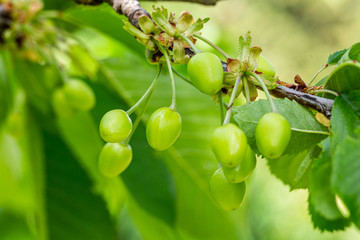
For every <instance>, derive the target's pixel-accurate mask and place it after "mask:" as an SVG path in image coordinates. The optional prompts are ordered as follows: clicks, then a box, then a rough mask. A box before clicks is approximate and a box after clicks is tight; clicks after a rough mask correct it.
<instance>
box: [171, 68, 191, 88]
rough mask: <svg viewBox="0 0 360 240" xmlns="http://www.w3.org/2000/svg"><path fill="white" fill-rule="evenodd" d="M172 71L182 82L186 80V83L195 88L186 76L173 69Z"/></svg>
mask: <svg viewBox="0 0 360 240" xmlns="http://www.w3.org/2000/svg"><path fill="white" fill-rule="evenodd" d="M171 69H172V71H173V72H174V73H175V74H176V75H178V77H180V78H181V79H182V80H184V81H185V82H187V83H188V84H190V85H191V86H194V84H193V83H192V82H191V81H190V79H188V78H187V77H185V76H184V75H182V74H181V73H179V72H178V71H176V70H175V68H173V67H171Z"/></svg>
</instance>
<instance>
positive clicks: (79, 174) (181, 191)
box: [0, 0, 360, 240]
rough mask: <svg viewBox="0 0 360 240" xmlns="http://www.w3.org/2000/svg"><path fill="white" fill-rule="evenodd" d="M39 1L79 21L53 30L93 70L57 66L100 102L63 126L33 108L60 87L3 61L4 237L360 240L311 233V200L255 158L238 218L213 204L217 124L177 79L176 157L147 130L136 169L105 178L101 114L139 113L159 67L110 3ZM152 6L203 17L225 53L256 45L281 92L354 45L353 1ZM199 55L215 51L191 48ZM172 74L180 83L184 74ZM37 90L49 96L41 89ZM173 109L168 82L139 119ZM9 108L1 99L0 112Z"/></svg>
mask: <svg viewBox="0 0 360 240" xmlns="http://www.w3.org/2000/svg"><path fill="white" fill-rule="evenodd" d="M44 3H45V8H47V9H55V10H58V9H63V11H65V15H66V16H67V17H69V18H70V19H72V20H74V21H75V22H77V23H79V25H78V26H77V27H73V26H72V27H69V26H68V25H67V24H64V23H62V22H61V21H60V22H57V23H56V24H58V26H61V27H63V28H66V29H67V30H68V31H70V32H71V34H72V36H74V37H75V38H76V39H77V40H79V42H81V43H82V44H83V45H84V46H85V47H86V49H88V50H89V53H90V55H91V56H92V58H95V59H97V60H98V61H99V64H96V63H92V62H91V59H90V60H89V59H87V57H88V56H87V55H86V54H85V55H86V56H83V55H82V56H80V59H82V60H83V61H88V62H87V63H88V64H93V65H91V66H93V67H92V68H89V69H90V70H89V69H85V71H84V69H80V70H79V69H77V68H76V66H73V65H74V64H73V63H72V62H71V61H70V60H69V59H67V58H62V61H63V62H62V64H63V65H64V66H65V68H66V71H67V72H68V74H69V75H70V76H77V77H81V78H82V79H84V80H85V81H87V82H88V83H89V84H90V85H91V86H92V88H93V89H94V91H95V94H96V97H97V105H96V107H95V109H93V110H92V111H91V112H89V113H85V112H80V113H78V114H76V115H75V116H74V117H72V118H71V119H66V120H64V119H56V118H54V116H53V115H52V114H51V109H50V110H45V111H44V112H45V113H47V114H44V112H42V111H40V110H39V109H41V106H42V105H44V106H45V107H44V108H45V109H47V108H49V106H48V105H46V104H48V103H47V102H46V100H49V98H50V93H51V91H47V90H44V89H53V85H54V84H53V82H56V81H58V78H59V77H60V76H59V75H58V73H56V71H55V70H54V66H53V65H51V64H48V65H43V66H38V65H37V64H33V63H31V64H30V63H26V62H23V61H21V60H17V59H15V58H14V60H13V61H12V62H11V61H10V62H11V63H12V64H9V61H5V60H6V59H8V58H11V56H12V54H13V53H2V61H1V64H0V65H1V66H0V67H1V68H0V75H1V76H0V77H1V80H2V83H5V82H7V84H9V83H10V84H9V85H11V86H12V89H16V90H14V92H15V94H13V96H12V97H11V100H10V101H9V102H11V103H12V104H11V107H10V109H11V110H9V111H8V112H7V117H6V120H4V121H0V124H1V126H0V239H1V240H16V239H20V240H22V239H24V240H25V239H26V240H27V239H46V237H45V236H48V239H64V240H65V239H66V240H67V239H79V240H80V239H95V240H97V239H115V238H116V239H151V240H155V239H156V240H161V239H164V240H167V239H219V240H223V239H224V240H225V239H226V240H228V239H246V240H251V239H254V240H255V239H266V240H272V239H274V240H275V239H276V240H278V239H292V240H300V239H328V240H330V239H334V240H335V239H351V240H353V239H359V238H360V234H359V232H358V230H357V229H355V228H354V227H350V228H349V229H347V230H346V231H344V232H336V233H327V232H325V233H321V232H320V231H319V230H316V229H314V228H313V226H312V223H311V217H310V216H309V214H308V210H307V191H305V190H296V191H293V192H289V187H288V186H285V185H284V184H282V183H281V182H280V181H279V180H278V179H276V178H275V177H274V176H272V175H271V174H270V172H269V169H268V167H267V166H266V162H265V160H264V159H258V164H257V167H256V169H255V172H254V174H253V175H252V176H251V178H250V179H249V180H248V182H247V184H248V185H247V193H246V199H245V202H244V204H243V206H242V207H241V208H240V209H238V210H236V211H233V212H225V211H223V210H221V209H220V208H219V207H217V205H216V204H215V203H214V202H213V201H212V199H211V198H210V196H209V193H208V185H207V181H208V179H209V177H210V176H211V174H212V173H213V172H214V171H215V169H216V167H217V161H216V160H215V158H214V156H213V154H212V152H211V150H210V146H209V140H210V136H211V133H212V131H213V130H214V129H215V128H216V127H217V126H218V125H219V124H220V120H219V116H218V115H219V114H218V112H217V109H216V107H215V106H214V103H213V102H212V100H211V98H210V97H208V96H205V95H203V94H201V93H200V92H199V91H197V90H196V89H194V88H193V87H191V86H189V85H187V84H186V83H184V82H183V81H181V80H180V79H176V81H177V83H176V84H177V91H178V111H179V113H180V114H181V116H182V118H183V124H184V125H183V131H182V133H181V135H180V138H179V139H178V141H177V142H176V144H175V145H174V147H172V148H171V149H169V150H167V151H165V152H154V151H152V150H151V149H150V148H149V147H148V145H147V143H146V139H145V131H144V124H142V125H141V126H140V127H139V129H138V130H137V132H136V134H135V136H134V138H133V139H132V141H131V142H130V144H131V145H132V147H133V150H134V159H133V162H132V164H131V166H130V167H129V169H127V170H126V171H125V172H124V174H122V175H121V176H120V177H118V178H115V179H107V178H105V177H103V176H101V175H100V173H99V172H98V171H97V156H98V154H99V151H100V149H101V147H102V145H103V144H104V143H103V141H102V140H101V139H100V137H99V136H98V133H97V126H98V123H99V121H100V119H101V117H102V115H103V114H104V113H106V111H108V110H110V109H113V108H123V109H127V108H129V106H131V105H132V104H134V103H135V102H136V101H137V100H138V99H139V98H140V97H141V95H142V94H143V93H144V91H145V90H146V89H147V87H148V86H149V84H150V83H151V81H152V79H153V77H154V76H155V72H156V67H155V66H151V65H149V64H148V63H147V62H146V61H145V59H144V57H143V47H142V46H141V45H140V44H138V43H137V42H136V41H135V39H133V38H132V37H131V36H130V35H128V34H127V33H126V32H124V31H123V30H122V28H121V26H122V21H121V19H122V17H119V16H118V15H116V14H115V13H114V12H113V11H112V9H111V8H110V7H108V6H105V5H104V6H100V7H84V6H77V5H76V4H73V3H71V2H70V1H69V2H67V1H64V2H63V1H57V2H56V1H44ZM153 4H154V3H152V2H143V3H142V6H143V7H144V8H145V9H147V10H148V11H149V12H151V9H152V5H153ZM155 4H157V5H159V4H160V3H159V2H158V3H155ZM161 4H163V5H164V6H165V7H167V8H168V9H169V10H170V11H173V12H175V13H176V14H177V15H178V14H179V13H180V12H182V11H184V10H187V11H189V12H190V13H191V14H193V15H194V17H201V18H205V17H210V18H211V20H210V21H209V22H208V23H207V24H206V25H205V28H204V30H203V35H204V36H206V37H207V38H209V39H210V40H212V41H213V42H215V43H216V44H218V45H219V46H220V47H221V48H223V49H224V50H225V51H226V52H228V53H229V54H230V55H231V56H234V57H236V54H237V42H238V37H239V36H240V35H242V34H244V33H246V32H247V31H250V32H251V35H252V38H253V42H252V43H253V45H256V46H260V47H262V49H263V54H264V55H265V56H266V57H267V58H268V59H269V60H270V61H271V62H272V63H273V65H274V66H275V68H276V70H277V75H278V76H279V77H280V80H283V81H288V82H292V79H293V78H294V76H295V75H296V74H300V76H301V77H302V78H303V79H304V80H305V82H306V81H308V80H309V79H310V78H311V76H312V75H313V74H314V73H315V72H316V71H317V70H318V69H319V68H320V67H321V66H322V65H324V64H325V63H326V61H327V57H328V55H329V54H331V53H332V52H334V51H337V50H341V49H344V48H348V47H350V46H351V45H352V44H354V43H356V42H358V41H359V34H358V32H359V31H358V29H360V21H358V13H359V12H360V5H359V4H358V1H357V0H318V1H316V2H315V1H310V0H293V1H286V0H251V1H250V0H244V1H243V0H242V1H240V0H226V1H221V2H219V3H218V4H217V5H216V6H202V5H198V4H192V3H181V2H178V3H167V2H163V3H161ZM197 45H198V47H199V48H200V49H201V50H211V49H210V48H209V47H208V46H206V45H205V44H201V43H200V42H198V43H197ZM9 54H10V57H9ZM59 55H61V54H60V53H59ZM79 55H80V53H79ZM60 58H61V57H59V59H60ZM4 59H5V60H4ZM85 65H86V64H85ZM177 68H178V69H179V70H180V71H182V72H183V73H184V74H186V73H185V69H186V68H185V67H184V66H180V67H177ZM94 69H95V70H94ZM81 70H82V71H81ZM84 72H87V74H84ZM29 84H30V86H29ZM3 85H6V84H3ZM43 85H48V86H47V87H46V88H44V87H40V86H43ZM0 87H1V86H0ZM34 89H35V90H34ZM37 90H38V91H37ZM39 92H40V93H39ZM39 102H40V103H39ZM170 102H171V90H170V81H169V79H168V77H167V74H166V72H163V74H162V77H161V79H160V82H159V85H158V86H157V88H156V91H155V94H154V96H153V99H152V100H151V103H150V106H149V108H148V110H147V112H146V116H145V119H146V118H147V117H148V116H149V114H150V113H151V112H153V111H154V110H156V109H157V108H159V107H163V106H168V105H170ZM6 104H7V103H4V104H3V103H1V108H4V109H5V107H6ZM49 112H50V113H49ZM14 113H15V114H14ZM14 116H15V117H14ZM9 119H10V120H9ZM14 119H15V120H14ZM133 120H134V118H133ZM12 122H17V129H18V133H17V134H14V132H11V131H9V127H8V126H9V123H12Z"/></svg>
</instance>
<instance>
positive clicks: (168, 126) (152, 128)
mask: <svg viewBox="0 0 360 240" xmlns="http://www.w3.org/2000/svg"><path fill="white" fill-rule="evenodd" d="M181 122H182V120H181V116H180V114H179V113H178V112H176V111H174V110H172V109H171V108H168V107H163V108H159V109H158V110H156V111H155V112H154V113H153V114H152V115H151V117H150V119H149V121H148V123H147V125H146V138H147V141H148V143H149V145H150V146H151V147H152V148H153V149H155V150H157V151H164V150H166V149H168V148H169V147H171V146H172V145H173V144H174V143H175V141H176V139H177V138H178V137H179V135H180V132H181V126H182V124H181Z"/></svg>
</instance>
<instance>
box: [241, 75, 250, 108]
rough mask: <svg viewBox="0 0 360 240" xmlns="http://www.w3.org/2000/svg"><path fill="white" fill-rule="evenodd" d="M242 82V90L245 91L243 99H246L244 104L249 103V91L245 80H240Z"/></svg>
mask: <svg viewBox="0 0 360 240" xmlns="http://www.w3.org/2000/svg"><path fill="white" fill-rule="evenodd" d="M242 80H243V82H244V90H245V97H246V103H249V102H250V90H249V84H248V81H247V80H246V78H243V79H242Z"/></svg>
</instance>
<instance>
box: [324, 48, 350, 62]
mask: <svg viewBox="0 0 360 240" xmlns="http://www.w3.org/2000/svg"><path fill="white" fill-rule="evenodd" d="M347 50H348V49H343V50H340V51H337V52H334V53H333V54H330V56H329V58H328V61H327V64H328V65H332V64H337V63H338V61H339V60H340V59H341V57H342V56H343V55H344V54H345V52H346V51H347Z"/></svg>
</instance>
